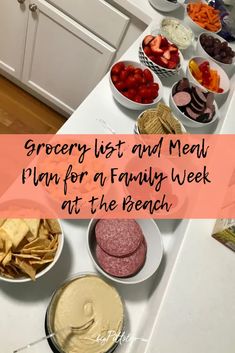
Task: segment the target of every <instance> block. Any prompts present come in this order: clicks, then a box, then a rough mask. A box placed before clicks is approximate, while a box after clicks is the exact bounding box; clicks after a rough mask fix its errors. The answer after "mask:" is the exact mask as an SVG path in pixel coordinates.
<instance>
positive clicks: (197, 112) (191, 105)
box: [189, 102, 205, 114]
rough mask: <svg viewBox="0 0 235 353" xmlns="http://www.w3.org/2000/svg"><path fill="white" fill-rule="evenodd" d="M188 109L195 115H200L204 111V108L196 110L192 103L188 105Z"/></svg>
mask: <svg viewBox="0 0 235 353" xmlns="http://www.w3.org/2000/svg"><path fill="white" fill-rule="evenodd" d="M189 108H190V109H192V111H193V112H194V113H196V114H202V113H203V112H204V110H205V108H204V107H202V108H198V107H197V106H196V105H195V104H193V102H191V103H190V105H189Z"/></svg>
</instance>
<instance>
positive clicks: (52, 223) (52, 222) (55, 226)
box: [46, 219, 61, 234]
mask: <svg viewBox="0 0 235 353" xmlns="http://www.w3.org/2000/svg"><path fill="white" fill-rule="evenodd" d="M46 222H47V224H48V226H49V230H50V231H51V233H53V234H57V233H61V228H60V224H59V222H58V220H57V219H47V220H46Z"/></svg>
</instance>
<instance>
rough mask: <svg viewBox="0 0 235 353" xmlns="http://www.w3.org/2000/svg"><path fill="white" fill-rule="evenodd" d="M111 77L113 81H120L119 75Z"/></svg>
mask: <svg viewBox="0 0 235 353" xmlns="http://www.w3.org/2000/svg"><path fill="white" fill-rule="evenodd" d="M111 79H112V81H113V83H116V82H118V81H119V77H118V76H117V75H111Z"/></svg>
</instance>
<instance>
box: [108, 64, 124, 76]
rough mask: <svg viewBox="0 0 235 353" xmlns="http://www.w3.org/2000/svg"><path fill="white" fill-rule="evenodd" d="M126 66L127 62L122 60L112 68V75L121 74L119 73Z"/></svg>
mask: <svg viewBox="0 0 235 353" xmlns="http://www.w3.org/2000/svg"><path fill="white" fill-rule="evenodd" d="M124 67H125V64H124V63H122V62H120V63H117V64H115V65H114V66H113V68H112V72H111V73H112V75H119V73H120V72H121V71H122V70H123V69H124Z"/></svg>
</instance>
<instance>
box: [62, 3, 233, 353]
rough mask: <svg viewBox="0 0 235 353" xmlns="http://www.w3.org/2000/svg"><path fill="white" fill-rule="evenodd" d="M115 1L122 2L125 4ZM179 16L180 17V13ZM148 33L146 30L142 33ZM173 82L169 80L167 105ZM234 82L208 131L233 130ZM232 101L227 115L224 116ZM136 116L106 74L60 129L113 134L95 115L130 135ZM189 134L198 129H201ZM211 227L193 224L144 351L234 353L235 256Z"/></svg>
mask: <svg viewBox="0 0 235 353" xmlns="http://www.w3.org/2000/svg"><path fill="white" fill-rule="evenodd" d="M115 1H116V2H117V3H119V4H120V5H122V4H124V2H126V0H115ZM128 3H129V10H131V9H132V11H133V8H134V9H135V13H136V14H137V13H139V11H140V12H142V20H143V21H145V22H146V23H148V24H149V25H150V28H151V26H152V23H153V22H154V24H156V23H159V20H160V18H162V15H160V14H159V13H158V12H157V11H155V10H154V9H153V8H152V6H151V5H150V4H149V3H148V1H147V0H129V1H128ZM178 14H179V16H178V17H181V15H182V12H181V11H178ZM170 15H171V14H170ZM172 15H173V13H172ZM174 15H175V13H174ZM151 19H152V20H153V22H152V20H151ZM148 31H149V29H146V31H145V32H144V34H145V33H148ZM144 34H143V35H142V37H143V36H144ZM139 42H140V39H138V40H137V41H136V42H135V43H134V44H133V46H132V47H131V48H130V49H129V50H128V51H127V52H126V53H125V55H124V56H123V58H128V59H130V60H138V50H137V48H138V45H139ZM172 82H173V81H171V80H169V81H168V82H167V83H166V85H167V87H166V89H165V95H164V96H165V101H166V103H168V95H169V92H170V85H171V84H172ZM231 85H232V89H231V91H230V95H229V98H228V100H227V102H226V103H225V104H224V105H223V106H222V108H221V119H220V122H219V124H218V126H215V127H213V128H212V129H211V130H208V132H209V133H211V132H213V133H218V132H223V133H235V124H234V119H233V111H234V108H235V96H233V97H232V93H233V92H234V87H235V80H234V77H233V80H232V84H231ZM231 97H232V98H233V99H232V101H230V100H231ZM229 104H230V107H229V108H230V109H229V116H227V118H226V120H224V118H225V115H226V112H227V110H228V106H229ZM137 116H138V112H134V111H129V110H127V109H125V108H123V107H121V106H120V105H118V104H117V103H116V102H115V101H114V100H113V97H112V94H111V91H110V89H109V82H108V76H107V75H106V76H105V77H104V79H103V80H102V81H101V82H100V83H99V84H98V86H97V87H96V88H95V89H94V90H93V92H92V93H91V94H90V95H89V96H88V97H87V99H86V100H85V101H84V102H83V103H82V105H81V106H80V107H79V108H78V110H77V111H76V112H75V113H74V114H73V116H72V117H71V118H70V119H69V120H68V122H67V123H66V124H65V125H64V126H63V127H62V129H61V130H60V133H71V132H72V133H109V131H108V130H106V129H105V128H104V127H103V126H102V125H101V124H100V123H99V122H98V121H97V120H96V117H98V118H102V119H104V120H105V121H106V122H107V123H108V124H109V125H110V126H111V127H112V128H113V129H114V130H115V131H116V132H117V133H132V132H133V126H134V122H135V119H136V118H137ZM190 132H193V133H196V132H199V133H200V131H198V130H197V131H190ZM213 226H214V221H213V220H193V221H191V222H190V224H189V228H188V229H189V231H188V232H187V234H186V236H185V239H184V242H183V245H182V247H181V251H180V253H179V255H178V261H177V264H176V266H175V269H174V272H173V273H172V275H171V280H170V282H169V285H168V290H167V292H166V295H165V297H164V300H163V302H162V304H161V308H160V312H159V314H158V316H157V318H156V321H155V325H154V327H153V330H152V335H151V339H150V341H149V343H148V349H147V350H146V352H148V353H153V352H154V353H189V352H190V353H199V352H200V353H234V347H235V339H234V327H235V275H234V268H235V254H234V253H233V252H232V251H231V250H229V249H227V248H226V247H224V246H222V245H221V244H219V243H218V242H217V241H215V240H214V239H213V238H212V237H211V232H212V229H213Z"/></svg>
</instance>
